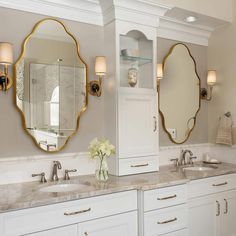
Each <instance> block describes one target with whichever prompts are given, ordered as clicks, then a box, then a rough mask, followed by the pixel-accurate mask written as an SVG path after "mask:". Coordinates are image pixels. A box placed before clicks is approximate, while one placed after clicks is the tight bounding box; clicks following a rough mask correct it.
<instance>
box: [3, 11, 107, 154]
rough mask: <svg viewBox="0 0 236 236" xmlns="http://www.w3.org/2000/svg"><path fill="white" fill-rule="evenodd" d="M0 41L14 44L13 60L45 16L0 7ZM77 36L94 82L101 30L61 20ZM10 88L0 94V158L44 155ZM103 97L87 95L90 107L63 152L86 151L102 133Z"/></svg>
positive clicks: (90, 76) (101, 41)
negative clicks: (25, 127)
mask: <svg viewBox="0 0 236 236" xmlns="http://www.w3.org/2000/svg"><path fill="white" fill-rule="evenodd" d="M0 15H1V17H2V19H7V20H4V21H3V20H1V21H0V31H1V32H0V41H6V42H12V43H13V44H14V53H15V55H14V59H15V60H16V59H17V58H18V56H19V54H20V51H21V43H22V42H23V40H24V38H25V37H26V36H27V35H28V34H29V33H30V32H31V30H32V27H33V26H34V25H35V23H36V22H38V21H39V20H41V19H42V18H45V16H41V15H37V14H31V13H26V12H21V11H15V10H9V9H5V8H0ZM62 21H63V22H64V23H65V24H66V26H67V27H68V29H69V30H70V31H71V32H72V33H73V34H74V35H75V36H76V38H77V40H78V41H79V44H80V52H81V56H82V57H83V58H84V60H85V61H86V62H87V64H88V67H89V79H90V80H92V79H94V77H95V75H94V59H95V56H97V55H101V54H102V53H103V41H104V40H103V28H102V27H100V26H93V25H89V24H82V23H78V22H73V21H67V20H62ZM13 104H14V98H13V89H11V90H10V91H8V92H7V94H4V93H2V92H1V93H0V121H1V122H0V157H6V156H26V155H40V154H44V153H43V152H42V151H40V150H39V149H38V148H37V147H36V146H35V145H34V144H33V143H32V140H31V138H30V137H29V136H28V135H26V133H25V131H24V130H23V128H22V120H21V116H20V113H19V112H18V111H17V109H16V108H15V107H14V105H13ZM103 126H104V124H103V98H102V97H101V98H95V97H91V96H89V106H88V109H87V111H86V112H85V113H84V115H83V116H82V117H81V122H80V130H79V132H78V133H77V134H76V135H75V136H74V137H73V139H72V141H71V142H69V144H68V146H67V147H66V148H65V149H64V151H63V152H81V151H86V150H87V146H88V144H89V141H90V140H91V139H92V138H94V137H97V136H98V137H100V136H102V134H103Z"/></svg>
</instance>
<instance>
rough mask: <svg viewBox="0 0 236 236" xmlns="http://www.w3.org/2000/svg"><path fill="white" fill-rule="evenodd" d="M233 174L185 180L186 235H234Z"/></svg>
mask: <svg viewBox="0 0 236 236" xmlns="http://www.w3.org/2000/svg"><path fill="white" fill-rule="evenodd" d="M234 189H236V175H235V174H232V175H225V176H219V177H213V178H208V179H202V180H196V181H192V182H190V183H189V186H188V192H189V235H191V236H199V235H201V236H234V235H236V225H235V219H236V190H234Z"/></svg>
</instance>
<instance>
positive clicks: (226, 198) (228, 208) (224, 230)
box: [220, 190, 236, 236]
mask: <svg viewBox="0 0 236 236" xmlns="http://www.w3.org/2000/svg"><path fill="white" fill-rule="evenodd" d="M235 219H236V190H232V191H228V192H224V193H222V194H221V224H220V225H221V234H220V235H221V236H236V224H235Z"/></svg>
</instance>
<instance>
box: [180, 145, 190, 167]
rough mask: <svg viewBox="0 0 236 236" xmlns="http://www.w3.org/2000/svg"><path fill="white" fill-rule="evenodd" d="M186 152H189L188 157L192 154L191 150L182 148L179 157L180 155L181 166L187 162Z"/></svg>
mask: <svg viewBox="0 0 236 236" xmlns="http://www.w3.org/2000/svg"><path fill="white" fill-rule="evenodd" d="M187 153H189V155H190V157H191V156H193V153H192V151H191V150H188V149H186V150H182V153H181V157H180V164H181V165H182V166H184V165H186V164H187V162H186V154H187Z"/></svg>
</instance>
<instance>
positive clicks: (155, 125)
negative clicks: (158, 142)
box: [153, 116, 157, 132]
mask: <svg viewBox="0 0 236 236" xmlns="http://www.w3.org/2000/svg"><path fill="white" fill-rule="evenodd" d="M153 119H154V129H153V132H156V131H157V118H156V116H153Z"/></svg>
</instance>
